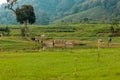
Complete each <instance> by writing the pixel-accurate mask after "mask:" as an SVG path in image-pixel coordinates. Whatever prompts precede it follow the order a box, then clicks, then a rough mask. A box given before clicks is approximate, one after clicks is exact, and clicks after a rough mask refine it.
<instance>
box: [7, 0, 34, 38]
mask: <svg viewBox="0 0 120 80" xmlns="http://www.w3.org/2000/svg"><path fill="white" fill-rule="evenodd" d="M16 1H17V0H7V6H6V7H5V8H8V9H9V10H12V11H13V12H14V13H15V15H16V19H17V22H20V23H21V24H23V23H24V25H25V27H24V30H23V31H25V33H26V34H25V36H27V35H28V27H27V24H28V23H30V24H33V23H34V22H35V20H36V17H35V13H34V9H33V7H32V6H31V5H22V7H21V8H19V7H17V8H16V9H13V6H14V4H15V3H16Z"/></svg>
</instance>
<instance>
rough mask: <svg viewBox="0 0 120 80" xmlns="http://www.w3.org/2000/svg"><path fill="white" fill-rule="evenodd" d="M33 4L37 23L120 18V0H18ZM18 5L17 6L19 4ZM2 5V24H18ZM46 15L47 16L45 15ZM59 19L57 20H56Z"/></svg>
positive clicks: (0, 22) (19, 2)
mask: <svg viewBox="0 0 120 80" xmlns="http://www.w3.org/2000/svg"><path fill="white" fill-rule="evenodd" d="M22 4H31V5H33V7H34V9H35V13H36V17H37V20H36V24H48V23H45V21H41V20H43V19H42V18H46V17H47V19H48V20H49V21H50V22H51V23H52V22H58V21H61V20H65V21H67V22H70V21H72V22H81V21H82V20H83V19H84V18H88V19H90V20H93V21H94V20H98V21H102V20H107V21H108V20H111V19H119V17H120V15H119V12H120V1H119V0H31V1H29V0H25V1H24V2H22V1H21V0H18V5H19V6H21V5H22ZM18 5H17V6H18ZM4 6H5V4H3V5H1V7H0V24H16V20H15V16H14V14H13V13H12V12H11V11H9V10H6V9H4ZM43 16H46V17H43ZM56 20H57V21H56Z"/></svg>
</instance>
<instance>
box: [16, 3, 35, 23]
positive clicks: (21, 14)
mask: <svg viewBox="0 0 120 80" xmlns="http://www.w3.org/2000/svg"><path fill="white" fill-rule="evenodd" d="M15 13H16V19H17V22H20V23H21V24H22V23H24V21H28V22H29V23H30V24H33V23H34V22H35V19H36V17H35V13H34V9H33V7H32V6H31V5H22V7H21V8H19V7H18V8H16V10H15Z"/></svg>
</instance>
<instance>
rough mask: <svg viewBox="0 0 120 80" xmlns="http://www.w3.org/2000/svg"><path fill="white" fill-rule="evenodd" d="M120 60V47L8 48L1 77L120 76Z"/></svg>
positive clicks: (85, 79) (63, 79) (104, 79)
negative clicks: (42, 49) (60, 49)
mask: <svg viewBox="0 0 120 80" xmlns="http://www.w3.org/2000/svg"><path fill="white" fill-rule="evenodd" d="M98 52H99V53H100V58H99V62H98V61H97V53H98ZM76 58H77V61H75V59H76ZM119 63H120V52H119V49H101V50H100V51H98V50H97V49H81V50H63V51H40V52H29V53H27V52H17V53H13V52H4V53H1V54H0V80H119V79H120V69H119V67H120V64H119ZM76 64H77V72H76V75H77V76H75V75H74V74H75V68H76V66H75V65H76Z"/></svg>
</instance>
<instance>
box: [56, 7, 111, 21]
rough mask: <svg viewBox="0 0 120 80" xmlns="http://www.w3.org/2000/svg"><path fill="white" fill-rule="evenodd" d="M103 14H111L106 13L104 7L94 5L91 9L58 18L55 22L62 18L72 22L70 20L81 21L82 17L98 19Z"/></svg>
mask: <svg viewBox="0 0 120 80" xmlns="http://www.w3.org/2000/svg"><path fill="white" fill-rule="evenodd" d="M103 15H107V16H108V15H109V14H108V13H106V12H105V10H104V9H102V8H101V7H99V6H98V7H94V8H91V9H89V10H86V11H82V12H79V13H77V14H73V15H70V16H66V17H64V18H61V19H59V20H56V21H55V22H54V23H57V22H60V21H61V20H64V21H66V22H70V20H73V22H76V21H77V20H78V21H79V20H80V19H84V18H86V17H87V18H90V19H95V20H98V19H102V18H104V17H103ZM107 16H106V17H107Z"/></svg>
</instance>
